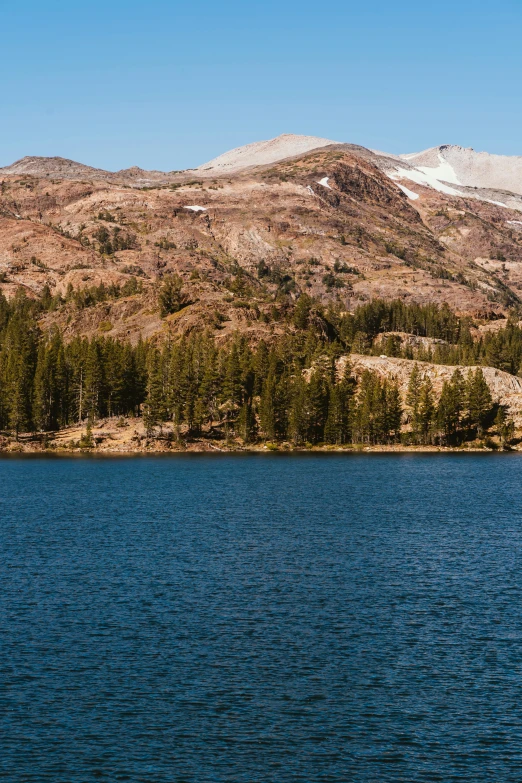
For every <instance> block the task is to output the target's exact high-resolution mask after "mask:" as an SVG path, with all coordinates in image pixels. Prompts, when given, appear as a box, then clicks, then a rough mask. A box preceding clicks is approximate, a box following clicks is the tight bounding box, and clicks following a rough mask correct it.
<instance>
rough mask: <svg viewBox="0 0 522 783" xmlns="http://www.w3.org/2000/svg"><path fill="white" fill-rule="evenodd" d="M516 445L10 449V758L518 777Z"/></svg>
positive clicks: (521, 475)
mask: <svg viewBox="0 0 522 783" xmlns="http://www.w3.org/2000/svg"><path fill="white" fill-rule="evenodd" d="M521 487H522V456H521V455H518V454H467V455H466V454H440V455H437V454H426V455H422V454H399V455H397V454H394V455H383V454H381V455H379V454H366V455H364V454H361V455H325V454H319V455H317V454H316V455H313V454H307V455H299V456H291V455H277V454H269V455H261V454H260V455H254V454H251V455H246V456H242V455H210V456H206V455H186V456H185V455H179V456H169V457H136V458H121V459H120V458H95V457H94V458H89V457H78V458H4V459H1V460H0V518H1V524H0V538H1V541H0V551H1V565H0V595H1V600H2V604H3V610H2V615H1V627H0V652H1V656H0V666H1V669H0V737H1V739H0V742H1V747H2V751H1V753H0V778H1V779H2V780H6V781H13V782H14V781H16V783H22V782H25V781H34V782H35V783H44V782H45V781H52V782H53V783H86V782H89V783H90V781H104V780H106V781H111V782H112V781H133V782H134V781H140V782H141V781H143V783H182V782H184V783H207V781H208V782H209V783H210V781H212V782H214V781H216V782H220V783H221V782H223V783H225V782H226V783H236V782H237V783H252V781H263V783H265V782H266V783H269V782H270V783H272V782H273V783H286V781H288V782H290V781H291V782H292V783H296V782H300V781H303V783H305V782H306V783H316V782H322V781H325V782H326V781H328V782H330V781H335V782H336V783H337V782H339V783H341V782H342V783H349V782H350V783H351V781H355V782H356V783H361V782H362V783H370V782H371V783H388V781H401V783H404V782H406V783H408V782H409V781H426V783H427V782H428V781H429V782H430V783H431V781H444V782H445V783H449V782H450V781H473V783H479V781H485V782H486V781H487V783H494V782H495V783H496V781H502V782H503V783H504V782H505V781H517V783H518V782H519V781H520V780H521V779H522V606H521V598H522V562H521V551H522V549H521V548H522V494H521Z"/></svg>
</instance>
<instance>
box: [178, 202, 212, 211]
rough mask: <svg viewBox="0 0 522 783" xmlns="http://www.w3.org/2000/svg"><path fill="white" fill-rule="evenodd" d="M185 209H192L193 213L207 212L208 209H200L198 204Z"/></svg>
mask: <svg viewBox="0 0 522 783" xmlns="http://www.w3.org/2000/svg"><path fill="white" fill-rule="evenodd" d="M183 209H191V210H192V212H206V211H207V208H206V207H199V206H198V205H197V204H191V205H190V206H188V207H183Z"/></svg>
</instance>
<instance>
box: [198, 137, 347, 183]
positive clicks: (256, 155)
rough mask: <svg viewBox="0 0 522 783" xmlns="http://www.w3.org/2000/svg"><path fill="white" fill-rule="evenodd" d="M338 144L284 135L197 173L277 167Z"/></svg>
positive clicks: (206, 165)
mask: <svg viewBox="0 0 522 783" xmlns="http://www.w3.org/2000/svg"><path fill="white" fill-rule="evenodd" d="M331 144H337V142H335V141H330V140H329V139H322V138H319V137H318V136H296V135H294V134H293V133H284V134H283V135H281V136H278V137H277V138H275V139H270V140H269V141H256V142H254V143H253V144H246V145H245V146H244V147H237V148H236V149H233V150H230V151H229V152H225V153H224V154H223V155H219V157H217V158H214V159H213V160H210V161H209V162H208V163H204V164H203V165H201V166H198V168H197V169H196V171H197V172H198V173H201V174H205V175H207V176H208V175H209V174H212V175H222V174H233V173H236V172H238V171H242V170H243V169H246V168H250V167H251V166H264V165H267V164H269V163H276V162H278V161H280V160H284V159H285V158H290V157H293V156H295V155H301V154H302V153H303V152H310V150H314V149H319V148H320V147H327V146H329V145H331Z"/></svg>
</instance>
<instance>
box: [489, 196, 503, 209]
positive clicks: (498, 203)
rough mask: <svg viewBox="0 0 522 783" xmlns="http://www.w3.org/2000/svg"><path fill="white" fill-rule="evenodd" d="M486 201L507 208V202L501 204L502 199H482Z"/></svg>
mask: <svg viewBox="0 0 522 783" xmlns="http://www.w3.org/2000/svg"><path fill="white" fill-rule="evenodd" d="M484 200H485V201H487V202H488V204H495V206H496V207H506V209H508V205H507V204H503V203H502V201H492V200H491V199H490V198H487V199H484Z"/></svg>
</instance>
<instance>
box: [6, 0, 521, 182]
mask: <svg viewBox="0 0 522 783" xmlns="http://www.w3.org/2000/svg"><path fill="white" fill-rule="evenodd" d="M0 30H1V38H2V45H1V47H0V68H1V71H0V72H1V73H2V74H3V79H2V86H1V93H0V95H1V99H0V165H6V164H8V163H11V162H13V161H14V160H16V159H17V158H20V157H23V156H24V155H62V156H63V157H68V158H73V159H75V160H79V161H81V162H84V163H88V164H90V165H93V166H100V167H102V168H108V169H111V170H115V169H119V168H124V167H127V166H131V165H139V166H142V167H144V168H158V169H162V170H171V169H180V168H185V167H189V166H197V165H199V164H200V163H203V162H205V161H206V160H208V159H210V158H212V157H214V156H215V155H218V154H220V153H221V152H224V151H226V150H227V149H231V148H232V147H236V146H239V145H241V144H246V143H248V142H251V141H257V140H259V139H266V138H272V137H273V136H277V135H279V134H280V133H304V134H311V135H317V136H324V137H326V138H331V139H334V140H338V141H351V142H355V143H359V144H363V145H364V146H368V147H373V148H377V149H383V150H388V151H390V152H411V151H416V150H420V149H424V148H426V147H430V146H434V145H435V144H442V143H453V144H461V145H462V146H471V147H474V148H475V149H478V150H482V149H485V150H488V151H489V152H496V153H502V154H512V155H515V154H519V155H522V134H521V132H520V128H521V124H522V95H521V93H522V2H521V0H497V2H496V3H491V2H488V3H486V2H483V1H482V0H475V2H468V0H464V1H462V2H459V0H453V2H448V0H439V1H438V2H428V3H420V2H418V1H417V2H410V1H409V0H402V1H401V0H396V2H394V3H393V2H389V0H387V1H386V2H385V1H384V0H378V1H375V0H367V2H360V0H359V2H352V0H344V2H338V1H337V0H333V1H332V2H329V3H324V4H321V3H318V2H317V0H315V2H313V3H312V2H308V0H302V2H299V3H298V2H293V1H292V2H285V1H284V0H282V1H281V2H273V0H266V2H264V3H250V4H249V3H246V2H242V3H239V2H222V3H215V2H214V3H211V2H207V0H199V2H197V3H195V2H187V1H186V2H183V3H181V2H160V1H159V0H149V2H148V3H143V2H140V3H138V2H135V1H134V0H128V1H127V2H121V0H113V2H111V3H106V2H103V3H102V2H99V0H92V1H91V2H88V0H85V2H83V3H71V2H56V1H55V0H46V2H45V3H44V2H42V0H38V1H37V0H26V1H25V2H24V3H10V4H8V3H7V0H0Z"/></svg>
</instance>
